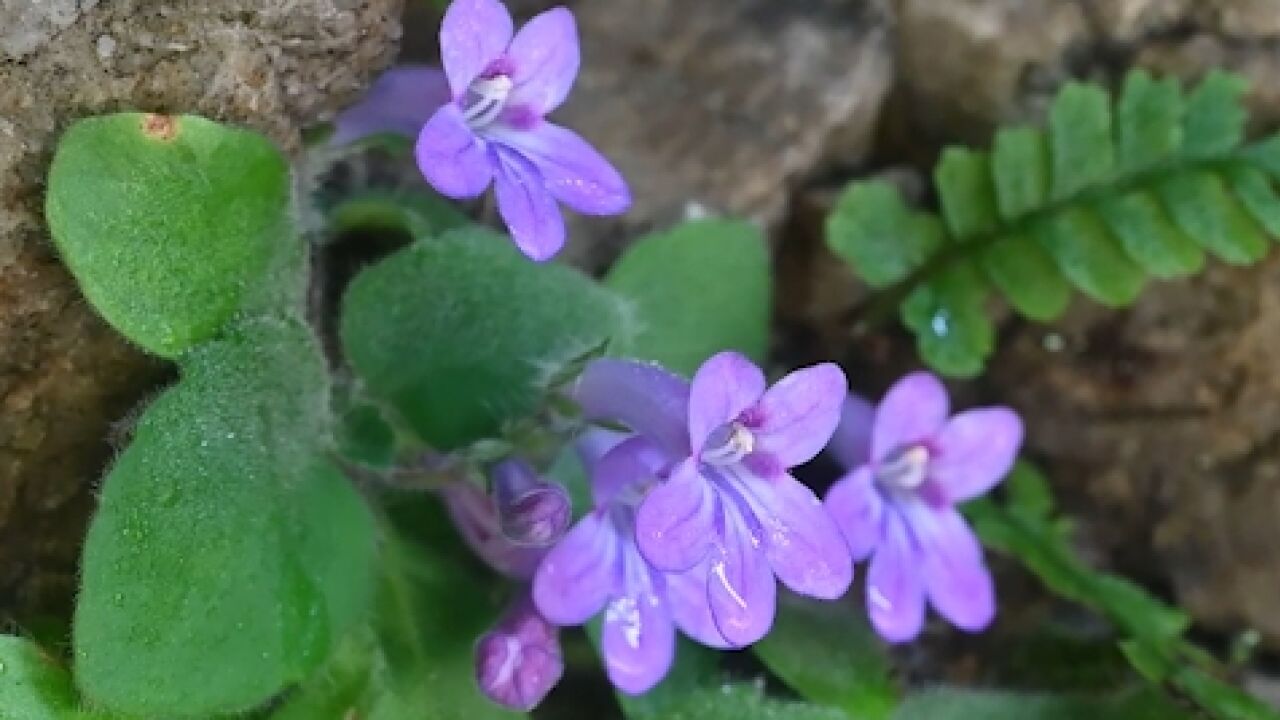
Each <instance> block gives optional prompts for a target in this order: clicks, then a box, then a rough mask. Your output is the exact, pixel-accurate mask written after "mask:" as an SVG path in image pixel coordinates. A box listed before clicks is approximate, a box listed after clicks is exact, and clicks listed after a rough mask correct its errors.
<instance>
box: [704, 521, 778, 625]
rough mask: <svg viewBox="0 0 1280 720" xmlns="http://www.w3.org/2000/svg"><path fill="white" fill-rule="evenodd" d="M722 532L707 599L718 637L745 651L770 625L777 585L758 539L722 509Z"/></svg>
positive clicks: (714, 559)
mask: <svg viewBox="0 0 1280 720" xmlns="http://www.w3.org/2000/svg"><path fill="white" fill-rule="evenodd" d="M724 520H725V532H724V537H723V538H722V541H721V543H720V545H719V547H718V548H717V550H716V551H713V553H712V557H711V560H710V564H709V565H708V572H707V598H708V599H709V601H710V603H711V615H712V617H713V618H715V621H716V627H718V628H719V629H720V634H721V635H723V636H724V639H725V640H726V641H727V642H728V643H729V644H730V645H732V646H733V647H746V646H747V645H750V644H752V643H754V642H756V641H757V640H759V639H760V638H762V637H764V636H765V635H766V634H767V633H768V632H769V628H770V627H771V626H772V625H773V616H774V612H775V610H776V608H777V594H778V587H777V583H776V582H775V581H774V578H773V571H772V570H770V569H769V563H768V561H767V560H766V559H765V555H764V553H763V552H760V551H759V549H758V548H757V547H756V545H757V539H756V538H754V537H753V536H752V534H751V531H750V530H749V529H748V528H747V525H746V522H745V521H744V520H743V519H742V518H741V517H740V516H739V515H738V511H737V510H736V509H735V508H732V507H728V506H726V507H725V508H724Z"/></svg>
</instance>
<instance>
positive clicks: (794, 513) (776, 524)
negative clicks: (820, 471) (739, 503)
mask: <svg viewBox="0 0 1280 720" xmlns="http://www.w3.org/2000/svg"><path fill="white" fill-rule="evenodd" d="M743 485H744V489H745V490H746V491H747V492H746V493H744V495H743V497H744V498H745V499H746V500H747V501H748V502H749V503H750V504H751V509H752V512H754V513H755V519H756V522H757V523H758V524H759V526H760V528H761V530H762V531H763V535H764V537H763V540H764V550H765V557H767V558H768V559H769V565H770V566H771V567H772V568H773V572H774V574H775V575H777V576H778V579H779V580H781V581H782V584H784V585H786V586H787V587H788V588H791V590H793V591H794V592H797V593H799V594H801V595H808V596H810V597H815V598H820V599H823V600H835V599H836V598H838V597H840V596H842V595H844V594H845V593H846V592H847V591H848V590H849V584H850V583H851V582H853V560H852V559H851V558H850V557H849V547H848V546H847V545H846V544H845V540H844V537H843V536H842V535H841V534H840V529H839V528H838V527H836V524H835V522H834V521H833V520H832V519H831V517H830V516H829V515H827V513H826V512H825V511H824V510H823V507H822V503H821V502H819V501H818V498H817V496H816V495H814V494H813V491H812V490H810V489H809V488H807V487H805V486H804V485H803V484H801V483H800V482H799V481H797V480H796V479H795V478H793V477H791V476H790V475H787V474H785V473H784V474H782V475H780V476H778V477H774V478H770V479H768V480H764V479H752V480H750V481H749V482H747V483H744V484H743Z"/></svg>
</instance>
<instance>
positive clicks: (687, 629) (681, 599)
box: [665, 562, 730, 650]
mask: <svg viewBox="0 0 1280 720" xmlns="http://www.w3.org/2000/svg"><path fill="white" fill-rule="evenodd" d="M707 573H708V563H706V562H703V563H700V564H698V565H697V566H695V567H694V568H693V569H692V570H687V571H685V572H682V573H668V574H667V575H666V576H665V579H666V583H667V606H668V608H670V610H671V617H672V619H674V620H675V621H676V627H678V628H680V631H681V632H683V633H684V634H685V635H688V636H689V637H691V638H693V639H694V640H696V641H698V642H699V643H702V644H703V645H706V646H707V647H711V648H716V649H718V650H724V649H726V648H729V647H730V645H729V643H728V642H727V641H726V640H725V639H724V636H723V635H721V634H720V628H719V627H717V626H716V620H715V618H714V617H712V615H711V605H710V601H709V600H708V598H707V579H708V575H707Z"/></svg>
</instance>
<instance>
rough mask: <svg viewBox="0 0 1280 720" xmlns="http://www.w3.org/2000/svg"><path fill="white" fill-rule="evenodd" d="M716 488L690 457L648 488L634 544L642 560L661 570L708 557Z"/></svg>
mask: <svg viewBox="0 0 1280 720" xmlns="http://www.w3.org/2000/svg"><path fill="white" fill-rule="evenodd" d="M718 506H719V502H718V501H717V498H716V494H715V490H714V489H713V488H712V487H711V484H710V483H708V482H707V481H706V480H705V479H703V477H702V476H701V475H700V474H699V473H698V466H697V464H696V463H694V462H693V460H691V459H690V460H686V461H685V462H683V463H681V464H680V465H678V466H676V468H675V469H674V470H672V472H671V477H670V479H668V480H667V481H666V482H663V483H660V484H658V485H657V486H655V487H654V488H653V490H651V491H649V494H648V496H646V497H645V499H644V502H642V503H640V508H639V510H637V512H636V544H637V545H638V546H639V547H640V552H641V553H642V554H643V555H644V557H645V559H646V560H648V561H649V562H650V563H652V564H653V566H654V567H656V568H658V569H659V570H662V571H664V572H681V571H684V570H688V569H689V568H691V567H693V566H694V565H697V564H698V563H699V562H701V561H702V560H703V558H705V557H706V556H707V551H708V550H709V549H710V547H711V545H712V542H713V539H714V538H713V533H714V530H715V513H716V509H717V507H718Z"/></svg>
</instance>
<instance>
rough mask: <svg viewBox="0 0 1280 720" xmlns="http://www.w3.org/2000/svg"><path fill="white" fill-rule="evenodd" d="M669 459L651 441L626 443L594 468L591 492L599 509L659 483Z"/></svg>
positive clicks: (635, 439)
mask: <svg viewBox="0 0 1280 720" xmlns="http://www.w3.org/2000/svg"><path fill="white" fill-rule="evenodd" d="M668 463H669V460H668V458H667V455H666V453H664V452H662V450H661V449H659V448H658V446H657V445H655V444H654V443H653V442H651V441H650V440H649V439H648V438H644V437H640V436H638V435H637V436H633V437H631V438H629V439H627V440H623V441H622V442H621V443H619V444H618V445H616V446H615V447H614V448H613V449H612V450H610V451H609V452H607V453H605V454H604V456H603V457H601V458H600V459H599V460H598V461H596V462H595V463H593V464H592V465H591V493H592V496H593V497H594V499H595V504H596V507H597V508H604V507H607V506H609V505H611V504H613V503H615V502H617V501H618V499H619V498H620V497H626V496H627V495H628V494H630V493H634V494H635V495H637V496H638V495H640V494H642V493H643V492H644V491H645V490H646V489H647V486H648V485H650V484H653V483H655V482H657V479H658V475H659V474H660V473H662V472H663V471H664V470H665V469H666V466H667V465H668Z"/></svg>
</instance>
